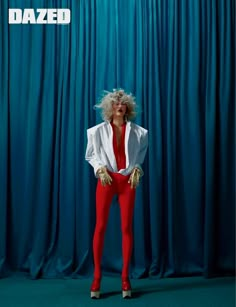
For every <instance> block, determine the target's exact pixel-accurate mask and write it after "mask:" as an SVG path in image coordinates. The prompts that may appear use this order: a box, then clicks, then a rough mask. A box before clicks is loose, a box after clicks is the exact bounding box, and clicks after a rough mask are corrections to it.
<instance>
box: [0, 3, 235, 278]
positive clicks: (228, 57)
mask: <svg viewBox="0 0 236 307" xmlns="http://www.w3.org/2000/svg"><path fill="white" fill-rule="evenodd" d="M29 7H31V8H35V9H36V8H55V7H56V8H69V9H70V10H71V23H70V24H69V25H39V24H38V25H30V24H28V25H21V24H19V25H10V24H8V8H22V9H24V8H29ZM0 16H1V20H0V71H1V75H0V98H1V99H0V277H4V276H6V275H9V274H12V273H13V272H15V271H20V272H26V273H27V274H29V276H30V277H31V278H39V277H45V278H49V277H65V276H72V277H85V276H89V275H91V274H92V270H93V259H92V237H93V231H94V226H95V189H96V179H95V178H94V175H93V170H92V169H91V167H90V166H89V165H88V164H87V163H86V162H85V160H84V154H85V148H86V144H87V136H86V129H87V128H89V127H91V126H93V125H95V124H97V123H99V122H101V117H100V114H99V113H96V112H95V111H94V108H93V106H94V105H95V104H96V103H97V102H98V100H99V98H100V96H101V94H102V91H103V90H104V89H105V90H112V89H113V88H117V87H122V88H124V89H125V90H126V91H128V92H132V93H133V94H134V95H135V96H136V100H137V104H138V106H139V108H138V111H139V112H138V116H137V118H136V122H137V123H138V124H140V125H142V126H143V127H145V128H146V129H148V130H149V148H148V152H147V156H146V160H145V162H144V166H143V167H144V172H145V175H144V177H143V180H142V183H141V185H140V186H139V187H138V189H137V197H136V204H135V215H134V251H133V255H132V261H131V276H132V277H134V278H140V277H147V276H149V277H169V276H187V275H199V274H202V275H204V276H206V277H209V276H216V275H222V274H232V273H234V270H235V2H234V1H233V0H228V1H225V0H199V1H195V0H189V1H187V0H165V1H162V0H128V1H127V0H113V1H110V0H89V1H87V0H78V1H74V0H58V1H56V0H54V1H53V0H51V1H46V0H34V1H30V0H25V1H21V0H8V1H1V3H0ZM121 266H122V257H121V233H120V216H119V207H118V205H117V200H116V199H114V201H113V205H112V207H111V211H110V218H109V223H108V227H107V232H106V238H105V247H104V253H103V271H104V273H105V274H113V275H117V274H120V272H121Z"/></svg>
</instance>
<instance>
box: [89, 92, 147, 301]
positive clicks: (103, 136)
mask: <svg viewBox="0 0 236 307" xmlns="http://www.w3.org/2000/svg"><path fill="white" fill-rule="evenodd" d="M96 107H98V108H100V109H102V115H103V119H104V122H103V123H101V124H99V125H96V126H94V127H92V128H90V129H88V130H87V136H88V144H87V149H86V156H85V159H86V160H87V161H88V162H89V163H90V164H91V165H92V167H93V168H94V174H95V176H96V177H97V178H98V183H97V190H96V226H95V232H94V237H93V256H94V279H93V283H92V285H91V297H92V298H99V297H100V282H101V276H102V274H101V259H102V250H103V242H104V235H105V229H106V225H107V220H108V215H109V209H110V205H111V202H112V198H113V196H114V195H118V201H119V205H120V213H121V230H122V257H123V267H122V294H123V297H124V298H125V297H131V285H130V280H129V263H130V258H131V254H132V247H133V233H132V220H133V212H134V201H135V189H136V187H137V185H138V184H139V180H140V177H141V176H142V175H143V170H142V167H141V164H142V163H143V161H144V157H145V154H146V151H147V146H148V131H147V130H146V129H144V128H142V127H140V126H138V125H136V124H134V123H132V122H131V121H130V119H132V118H134V117H135V115H136V113H135V107H136V104H135V101H134V97H133V96H132V95H131V94H129V95H128V94H126V93H125V92H124V90H122V89H119V90H113V92H107V94H106V95H105V96H104V97H103V99H102V100H101V103H100V104H99V105H97V106H96Z"/></svg>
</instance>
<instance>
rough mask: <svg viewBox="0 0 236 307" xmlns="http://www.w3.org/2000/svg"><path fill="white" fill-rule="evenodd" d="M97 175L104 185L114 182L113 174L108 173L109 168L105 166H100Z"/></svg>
mask: <svg viewBox="0 0 236 307" xmlns="http://www.w3.org/2000/svg"><path fill="white" fill-rule="evenodd" d="M97 175H98V177H99V178H100V180H101V184H102V186H103V187H105V186H106V185H107V184H109V185H111V183H112V178H111V176H110V175H109V174H108V172H107V169H106V168H105V167H104V166H103V167H100V168H99V169H98V171H97Z"/></svg>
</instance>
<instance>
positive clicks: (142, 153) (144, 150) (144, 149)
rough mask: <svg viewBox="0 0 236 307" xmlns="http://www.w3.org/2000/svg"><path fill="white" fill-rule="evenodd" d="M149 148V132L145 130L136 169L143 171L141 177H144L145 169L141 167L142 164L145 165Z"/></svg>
mask: <svg viewBox="0 0 236 307" xmlns="http://www.w3.org/2000/svg"><path fill="white" fill-rule="evenodd" d="M147 148H148V130H145V131H144V132H143V134H142V136H141V139H140V150H139V152H138V155H137V159H136V163H135V167H137V168H139V169H140V171H141V176H143V169H142V167H141V164H143V161H144V159H145V156H146V153H147Z"/></svg>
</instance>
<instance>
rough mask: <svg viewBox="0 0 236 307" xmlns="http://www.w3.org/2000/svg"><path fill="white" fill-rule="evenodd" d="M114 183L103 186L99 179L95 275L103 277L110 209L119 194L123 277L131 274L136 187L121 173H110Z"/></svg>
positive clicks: (94, 242)
mask: <svg viewBox="0 0 236 307" xmlns="http://www.w3.org/2000/svg"><path fill="white" fill-rule="evenodd" d="M109 174H110V176H111V177H112V180H113V181H112V184H111V185H106V186H105V187H103V186H102V184H101V182H100V180H98V184H97V191H96V227H95V232H94V237H93V257H94V277H95V278H101V259H102V250H103V243H104V235H105V230H106V226H107V221H108V216H109V209H110V205H111V202H112V198H113V196H114V195H115V194H117V195H118V201H119V205H120V214H121V231H122V257H123V268H122V277H123V278H125V277H128V275H129V263H130V258H131V254H132V248H133V231H132V221H133V212H134V200H135V189H131V187H130V184H129V183H128V180H129V176H123V175H121V174H119V173H109Z"/></svg>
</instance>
